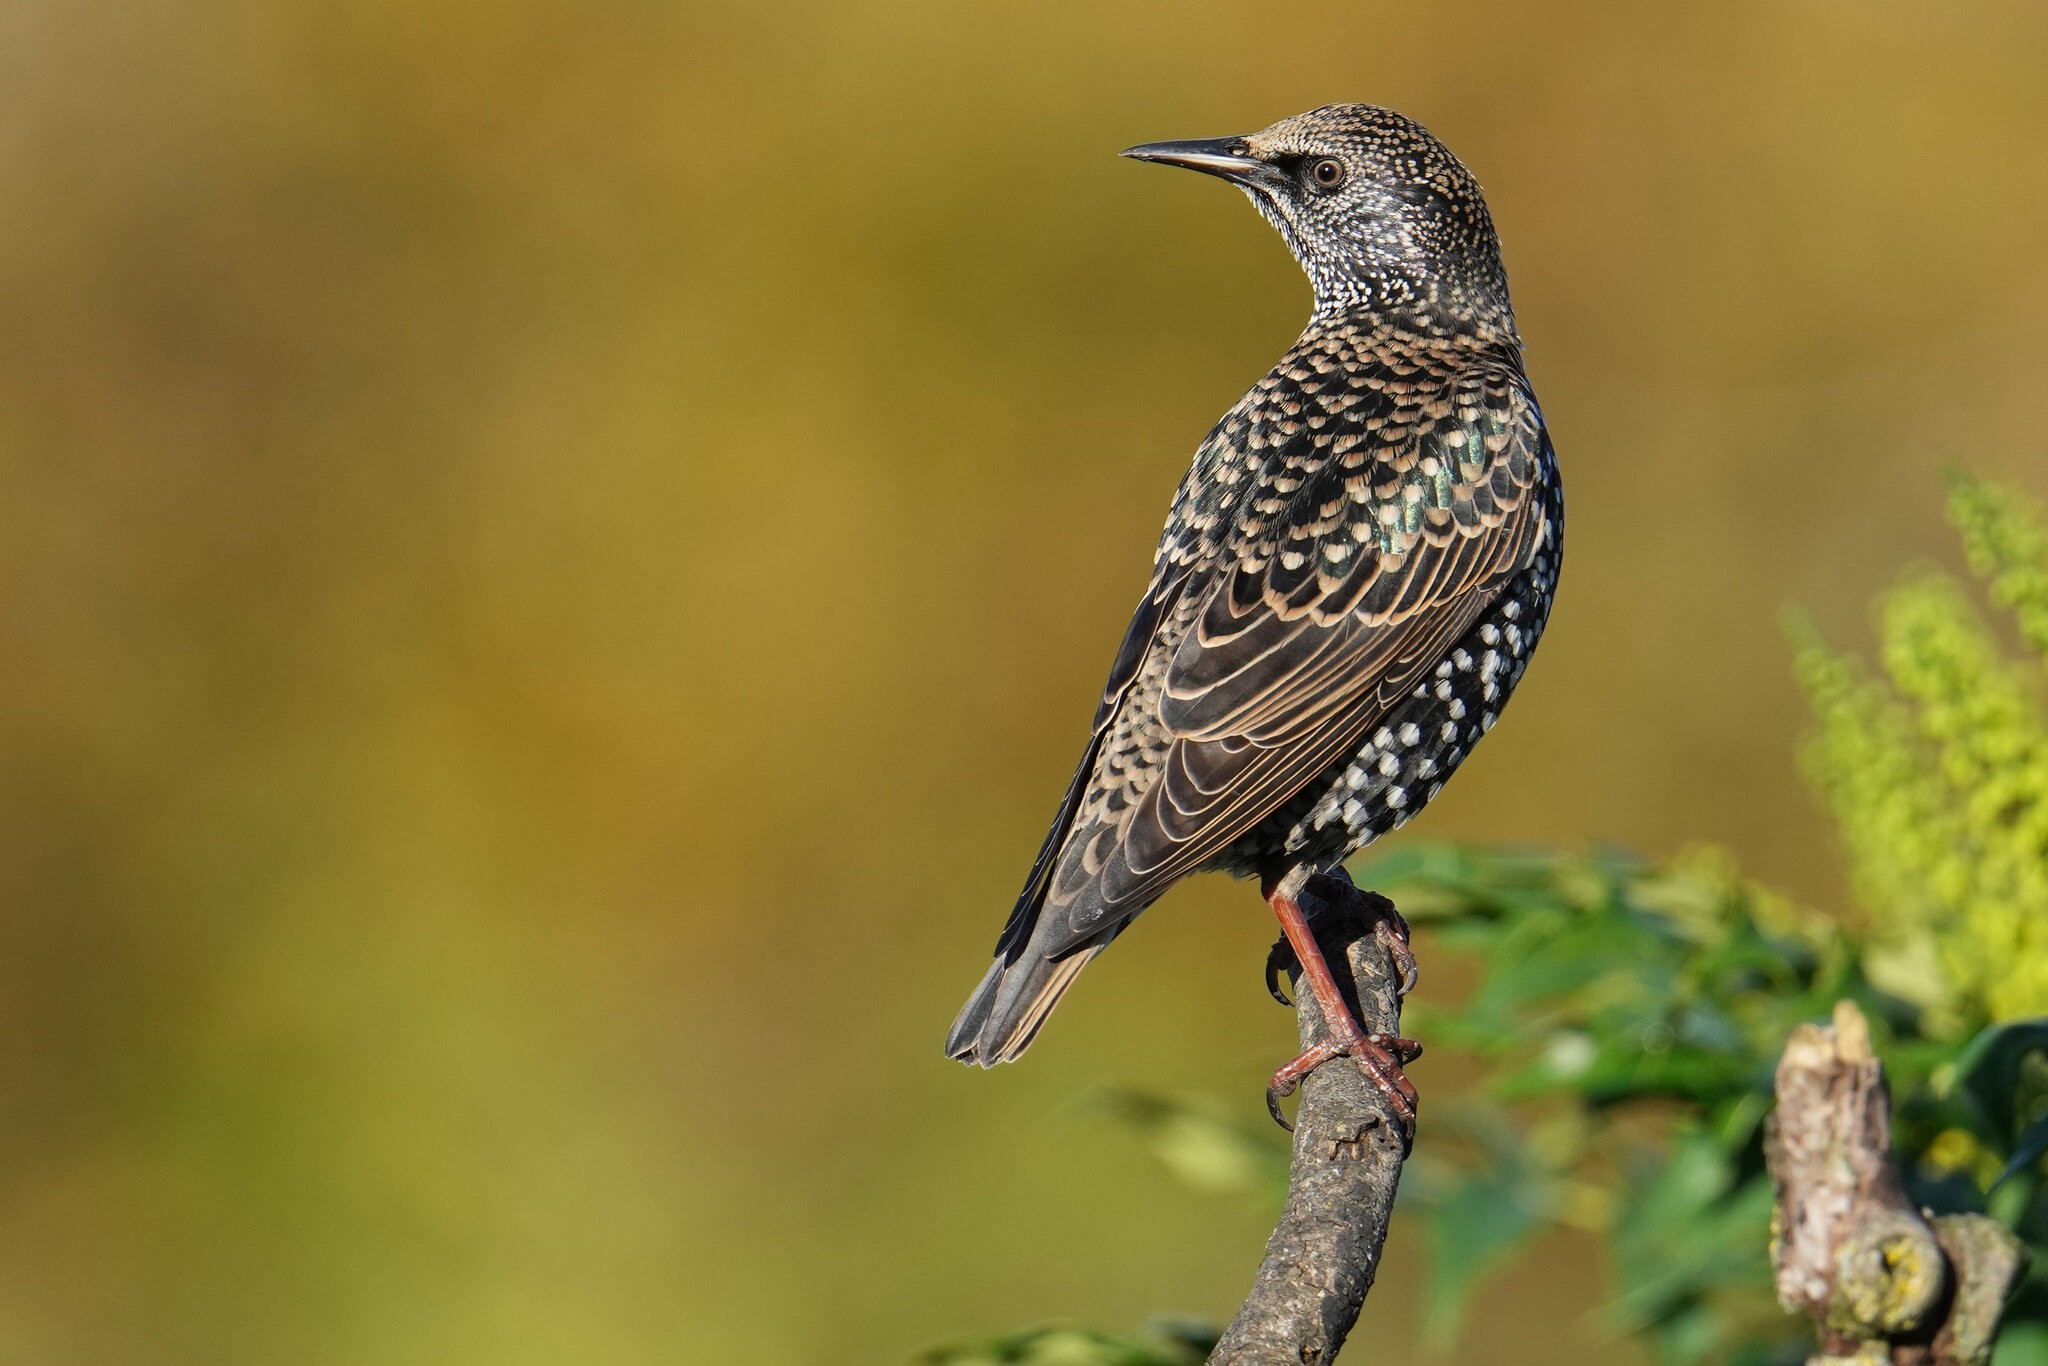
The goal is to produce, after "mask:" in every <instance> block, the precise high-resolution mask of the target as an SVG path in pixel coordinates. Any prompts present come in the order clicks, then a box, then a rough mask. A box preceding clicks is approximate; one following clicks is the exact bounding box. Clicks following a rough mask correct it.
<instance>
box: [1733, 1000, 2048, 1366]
mask: <svg viewBox="0 0 2048 1366" xmlns="http://www.w3.org/2000/svg"><path fill="white" fill-rule="evenodd" d="M1777 1089H1778V1109H1777V1112H1776V1113H1775V1114H1774V1115H1773V1116H1772V1117H1771V1122H1770V1129H1769V1131H1768V1136H1767V1138H1766V1142H1765V1149H1764V1152H1765V1157H1766V1158H1767V1160H1768V1161H1769V1163H1770V1168H1771V1176H1772V1179H1773V1180H1774V1181H1775V1182H1776V1184H1777V1189H1778V1208H1777V1213H1776V1216H1775V1218H1774V1222H1773V1230H1772V1231H1773V1237H1772V1240H1771V1263H1772V1265H1773V1267H1774V1268H1775V1269H1776V1272H1777V1283H1778V1298H1779V1300H1780V1301H1781V1302H1783V1304H1784V1305H1785V1307H1786V1308H1787V1309H1792V1310H1805V1311H1806V1312H1807V1313H1808V1314H1811V1315H1812V1316H1813V1319H1814V1321H1815V1323H1816V1324H1818V1325H1819V1328H1820V1338H1821V1354H1820V1355H1818V1356H1816V1357H1813V1358H1812V1359H1811V1360H1810V1361H1809V1363H1808V1366H1828V1364H1829V1363H1837V1362H1856V1363H1859V1364H1862V1363H1869V1364H1870V1366H1983V1363H1985V1362H1987V1361H1989V1360H1990V1356H1991V1343H1992V1339H1993V1338H1994V1336H1995V1335H1996V1333H1997V1324H1998V1315H1999V1312H2000V1310H2001V1309H2002V1308H2003V1306H2004V1304H2005V1299H2006V1296H2007V1295H2008V1294H2009V1293H2010V1292H2011V1290H2012V1287H2013V1286H2014V1285H2015V1284H2016V1283H2017V1281H2018V1279H2019V1276H2020V1275H2021V1273H2022V1272H2024V1270H2025V1269H2026V1251H2025V1249H2024V1247H2023V1246H2022V1245H2021V1244H2020V1242H2019V1240H2018V1239H2017V1238H2015V1237H2014V1236H2013V1235H2012V1234H2011V1233H2010V1232H2009V1231H2008V1230H2007V1229H2006V1228H2005V1227H2004V1226H2003V1225H2001V1224H1999V1223H1998V1222H1997V1221H1996V1220H1993V1219H1987V1218H1985V1217H1984V1216H1982V1215H1976V1214H1962V1215H1949V1216H1945V1217H1942V1218H1938V1219H1934V1220H1932V1221H1931V1222H1930V1221H1929V1219H1928V1218H1927V1217H1925V1216H1924V1215H1923V1213H1922V1212H1921V1211H1919V1210H1917V1209H1915V1208H1914V1207H1913V1204H1912V1202H1911V1201H1910V1200H1908V1199H1907V1198H1906V1194H1905V1188H1904V1186H1903V1185H1902V1183H1901V1182H1900V1179H1899V1171H1898V1165H1897V1163H1896V1162H1895V1161H1894V1159H1893V1157H1892V1122H1891V1094H1890V1091H1889V1090H1888V1088H1887V1087H1886V1086H1885V1080H1884V1068H1883V1065H1882V1064H1881V1063H1879V1062H1878V1060H1877V1058H1876V1056H1875V1055H1874V1054H1873V1053H1872V1052H1871V1048H1870V1026H1869V1024H1868V1022H1867V1021H1865V1019H1864V1018H1863V1014H1862V1012H1861V1011H1859V1010H1857V1009H1856V1007H1855V1006H1854V1005H1853V1004H1851V1003H1849V1002H1847V1001H1843V1002H1841V1003H1839V1004H1838V1005H1836V1007H1835V1016H1834V1023H1833V1024H1832V1025H1830V1026H1827V1027H1825V1028H1824V1027H1821V1026H1818V1025H1801V1026H1800V1027H1799V1028H1798V1029H1796V1030H1794V1031H1793V1033H1792V1037H1791V1039H1790V1040H1789V1041H1788V1042H1787V1043H1786V1045H1785V1054H1784V1057H1783V1058H1781V1059H1780V1060H1779V1063H1778V1080H1777Z"/></svg>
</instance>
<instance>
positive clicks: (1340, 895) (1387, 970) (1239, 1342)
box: [1209, 874, 1407, 1366]
mask: <svg viewBox="0 0 2048 1366" xmlns="http://www.w3.org/2000/svg"><path fill="white" fill-rule="evenodd" d="M1311 899H1313V901H1314V902H1315V903H1316V904H1314V905H1311V904H1309V903H1310V900H1311ZM1303 905H1304V909H1305V910H1308V911H1309V912H1310V914H1311V916H1312V917H1313V926H1314V929H1315V931H1316V936H1317V939H1318V941H1319V942H1320V943H1321V944H1322V946H1323V954H1324V957H1326V958H1327V959H1328V960H1329V962H1330V966H1331V968H1332V969H1333V970H1334V971H1335V972H1336V973H1337V976H1338V980H1339V985H1341V986H1342V987H1343V988H1344V994H1345V996H1346V997H1347V998H1349V999H1350V1000H1351V1001H1352V1003H1353V1008H1354V1009H1357V1008H1359V1007H1363V1008H1362V1010H1360V1013H1359V1021H1360V1023H1362V1024H1363V1025H1364V1026H1365V1028H1366V1032H1367V1033H1376V1034H1394V1035H1398V1034H1399V1033H1400V1032H1401V1029H1400V1026H1401V997H1400V992H1399V977H1398V974H1397V972H1396V970H1395V967H1394V965H1393V963H1392V961H1391V959H1390V957H1389V955H1388V953H1387V950H1386V949H1385V948H1384V947H1383V946H1382V945H1381V944H1380V942H1379V940H1378V939H1377V938H1376V937H1375V935H1374V932H1373V927H1374V924H1375V923H1376V921H1378V920H1380V919H1381V918H1383V916H1382V914H1380V913H1378V912H1379V911H1380V908H1384V910H1385V911H1391V910H1392V906H1391V903H1388V902H1387V901H1386V900H1385V898H1383V897H1380V896H1377V895H1376V894H1374V893H1371V892H1362V891H1359V890H1358V889H1356V888H1355V887H1352V886H1351V883H1350V879H1349V878H1344V877H1342V876H1341V874H1340V875H1339V876H1338V877H1334V878H1326V879H1318V880H1316V881H1313V882H1311V883H1310V884H1309V888H1308V891H1307V892H1306V893H1305V895H1304V903H1303ZM1347 967H1348V971H1347V970H1346V969H1347ZM1297 1001H1298V1005H1297V1007H1296V1009H1297V1012H1298V1015H1299V1019H1300V1025H1301V1042H1302V1046H1303V1047H1304V1048H1307V1047H1309V1046H1311V1045H1312V1044H1315V1043H1319V1042H1321V1041H1323V1040H1324V1039H1325V1038H1326V1037H1327V1034H1328V1031H1327V1030H1326V1028H1325V1027H1324V1023H1323V1017H1322V1012H1321V1010H1320V1009H1318V1007H1317V1005H1316V999H1315V994H1314V993H1313V992H1307V991H1301V990H1299V982H1298V981H1297ZM1406 1156H1407V1152H1406V1143H1405V1142H1404V1140H1403V1137H1402V1134H1401V1130H1400V1128H1399V1126H1398V1125H1397V1124H1396V1123H1395V1120H1394V1117H1393V1115H1392V1113H1391V1112H1390V1110H1389V1108H1388V1106H1387V1102H1386V1098H1385V1097H1384V1096H1383V1095H1381V1093H1380V1091H1379V1090H1378V1088H1377V1087H1375V1086H1373V1085H1372V1083H1370V1082H1369V1081H1367V1080H1366V1079H1365V1077H1364V1076H1363V1075H1362V1074H1361V1073H1360V1071H1359V1069H1358V1068H1357V1066H1355V1065H1354V1064H1352V1063H1351V1062H1349V1061H1348V1060H1345V1059H1341V1058H1340V1059H1336V1060H1333V1061H1331V1062H1328V1063H1325V1064H1323V1066H1321V1067H1319V1068H1317V1069H1316V1070H1315V1071H1314V1072H1313V1073H1311V1074H1310V1075H1309V1077H1308V1079H1307V1081H1306V1082H1304V1083H1303V1085H1302V1089H1301V1109H1300V1111H1299V1112H1298V1114H1297V1115H1296V1118H1295V1128H1294V1160H1293V1165H1292V1168H1291V1169H1290V1171H1289V1173H1288V1182H1287V1205H1286V1208H1285V1209H1284V1210H1283V1211H1282V1212H1281V1215H1280V1222H1279V1225H1278V1226H1277V1227H1275V1228H1274V1230H1273V1236H1272V1237H1271V1238H1270V1239H1269V1240H1268V1241H1267V1243H1266V1256H1265V1260H1264V1261H1262V1262H1261V1263H1260V1264H1259V1271H1258V1275H1257V1277H1256V1278H1255V1279H1254V1281H1253V1283H1252V1291H1251V1295H1250V1296H1249V1297H1248V1298H1247V1299H1246V1300H1245V1302H1244V1306H1243V1308H1241V1309H1239V1310H1238V1312H1237V1317H1236V1318H1234V1319H1232V1320H1231V1322H1230V1326H1229V1327H1228V1328H1226V1329H1225V1330H1224V1332H1223V1337H1222V1340H1221V1341H1219V1342H1218V1343H1217V1344H1216V1350H1215V1352H1214V1353H1213V1354H1212V1355H1211V1356H1210V1357H1209V1361H1210V1363H1211V1366H1219V1364H1220V1366H1317V1364H1318V1363H1327V1362H1330V1361H1332V1360H1334V1359H1335V1358H1336V1355H1337V1350H1338V1348H1340V1347H1342V1346H1343V1345H1344V1339H1345V1336H1346V1335H1347V1334H1349V1333H1350V1331H1351V1327H1352V1325H1353V1324H1354V1323H1356V1322H1357V1321H1358V1311H1359V1309H1360V1307H1361V1306H1362V1305H1363V1304H1364V1303H1365V1295H1366V1292H1367V1291H1368V1290H1370V1289H1372V1281H1373V1275H1374V1273H1375V1272H1376V1271H1378V1270H1379V1263H1380V1249H1381V1247H1382V1245H1383V1244H1384V1243H1385V1242H1386V1238H1387V1219H1388V1216H1389V1215H1390V1214H1391V1213H1392V1212H1393V1207H1394V1190H1395V1187H1396V1186H1397V1185H1398V1184H1399V1182H1400V1179H1401V1163H1402V1160H1403V1159H1404V1158H1405V1157H1406Z"/></svg>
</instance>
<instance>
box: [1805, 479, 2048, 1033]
mask: <svg viewBox="0 0 2048 1366" xmlns="http://www.w3.org/2000/svg"><path fill="white" fill-rule="evenodd" d="M1949 515H1950V519H1951V520H1952V521H1953V522H1954V523H1955V525H1956V527H1957V529H1958V530H1959V531H1960V532H1961V533H1962V538H1963V544H1964V547H1965V550H1966V552H1967V554H1968V557H1969V561H1970V565H1971V568H1972V569H1973V570H1974V571H1975V572H1976V573H1977V574H1978V575H1979V576H1980V577H1982V578H1983V579H1984V580H1985V581H1986V584H1987V587H1988V589H1989V593H1990V596H1991V598H1992V600H1993V601H1994V602H1996V603H1998V604H2000V605H2001V606H2004V607H2007V608H2009V609H2010V610H2011V611H2012V613H2013V616H2014V619H2015V621H2016V623H2017V626H2018V628H2019V634H2020V636H2021V638H2022V639H2023V640H2024V641H2025V642H2026V643H2027V644H2028V645H2029V646H2031V647H2032V649H2033V650H2034V651H2035V652H2036V653H2037V654H2044V655H2048V523H2044V521H2043V519H2042V517H2041V514H2040V512H2039V510H2038V509H2037V508H2035V507H2034V506H2033V505H2032V504H2031V503H2030V502H2029V501H2028V500H2026V499H2025V498H2023V497H2022V496H2021V495H2020V494H2018V493H2016V492H2014V491H2013V490H2010V489H2006V488H2002V487H2000V486H1998V485H1995V484H1990V483H1985V482H1981V481H1978V480H1974V479H1970V478H1968V477H1965V476H1961V475H1957V476H1954V477H1953V478H1952V480H1951V491H1950V497H1949ZM1878 618H1879V620H1878V628H1879V636H1880V651H1879V655H1880V659H1881V661H1882V671H1881V672H1877V671H1873V670H1872V669H1870V668H1869V667H1868V666H1866V665H1864V664H1863V663H1862V662H1861V661H1859V660H1857V659H1855V658H1854V657H1852V656H1849V655H1845V654H1841V653H1838V652H1836V651H1834V650H1831V649H1830V648H1829V647H1828V646H1827V645H1826V644H1825V643H1823V642H1822V641H1821V639H1820V638H1819V636H1818V634H1817V633H1815V632H1814V631H1813V630H1812V628H1811V627H1810V626H1807V625H1805V624H1803V623H1795V624H1794V637H1795V646H1796V652H1797V669H1798V676H1799V680H1800V683H1801V685H1802V686H1803V687H1804V689H1805V691H1806V694H1807V697H1808V700H1809V702H1810V704H1811V706H1812V708H1813V713H1814V718H1815V722H1816V728H1815V730H1814V733H1813V735H1812V736H1811V737H1810V739H1809V740H1808V741H1807V744H1806V746H1805V750H1804V753H1803V755H1802V758H1803V760H1804V764H1805V767H1806V771H1807V773H1808V775H1809V776H1810V777H1811V779H1812V781H1813V783H1814V785H1815V786H1816V788H1818V789H1819V791H1820V793H1821V795H1822V797H1823V798H1824V799H1825V800H1826V802H1827V803H1828V805H1829V807H1830V808H1831V809H1832V811H1833V812H1834V815H1835V818H1836V822H1837V824H1838V825H1839V826H1840V829H1841V836H1842V842H1843V846H1844V848H1845V850H1846V851H1847V853H1848V855H1849V862H1850V876H1851V887H1852V890H1853V891H1854V893H1855V896H1856V899H1857V901H1858V903H1859V904H1860V905H1861V906H1862V907H1863V908H1864V909H1865V910H1866V911H1867V912H1868V914H1869V915H1870V918H1871V921H1872V928H1873V931H1874V934H1875V939H1876V942H1875V943H1874V944H1873V946H1872V953H1871V955H1870V957H1871V970H1872V973H1873V975H1874V976H1876V977H1877V978H1878V979H1879V980H1881V981H1883V982H1884V983H1885V985H1886V986H1887V987H1889V988H1891V989H1893V990H1894V991H1896V992H1898V993H1899V994H1901V995H1903V996H1905V997H1907V998H1908V999H1911V1000H1914V1001H1917V1002H1918V1003H1920V1004H1921V1005H1922V1006H1923V1007H1924V1008H1926V1009H1927V1010H1928V1011H1929V1012H1930V1015H1931V1019H1930V1021H1929V1025H1930V1027H1932V1028H1934V1029H1936V1030H1937V1031H1939V1032H1945V1033H1961V1032H1963V1031H1965V1030H1968V1029H1972V1028H1975V1027H1978V1026H1981V1025H1982V1024H1983V1023H1985V1022H1987V1021H1990V1020H2005V1019H2014V1018H2017V1017H2019V1016H2024V1015H2036V1014H2041V1013H2043V1012H2048V914H2044V908H2048V719H2044V715H2043V711H2042V708H2041V704H2040V698H2039V683H2040V679H2039V667H2038V661H2034V662H2033V663H2029V664H2023V663H2019V662H2015V661H2013V660H2009V659H2008V658H2006V656H2005V655H2004V653H2003V652H2002V651H2001V650H2000V648H1999V646H1998V644H1997V641H1996V639H1995V637H1994V635H1993V633H1992V630H1991V628H1990V627H1989V626H1988V625H1987V624H1986V623H1985V621H1984V620H1983V618H1982V616H1981V615H1980V614H1979V613H1978V612H1977V611H1976V610H1975V608H1973V607H1972V605H1971V604H1970V601H1969V598H1968V596H1967V595H1966V594H1965V593H1964V591H1963V589H1962V588H1961V586H1960V585H1958V584H1957V583H1955V582H1954V581H1953V580H1951V579H1949V578H1946V577H1943V576H1940V575H1935V574H1923V575H1920V576H1917V577H1914V578H1911V579H1908V580H1907V581H1906V582H1904V583H1902V584H1900V585H1899V586H1898V587H1896V588H1894V589H1892V590H1891V591H1890V592H1889V593H1887V594H1886V595H1885V596H1884V598H1883V599H1882V600H1881V601H1880V603H1879V613H1878Z"/></svg>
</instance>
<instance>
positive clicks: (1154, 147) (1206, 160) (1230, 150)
mask: <svg viewBox="0 0 2048 1366" xmlns="http://www.w3.org/2000/svg"><path fill="white" fill-rule="evenodd" d="M1122 155H1124V156H1127V157H1129V158H1131V159H1132V160H1133V161H1156V162H1158V163H1159V164H1160V165H1162V166H1184V167H1186V168H1187V169H1188V170H1190V171H1200V172H1202V173H1203V174H1204V175H1213V176H1221V177H1223V178H1224V179H1225V180H1228V181H1230V182H1232V183H1233V184H1237V185H1250V184H1253V183H1254V182H1256V181H1259V180H1264V179H1267V178H1269V177H1271V176H1274V175H1277V174H1279V168H1277V167H1275V166H1274V165H1273V164H1272V163H1271V162H1266V161H1260V160H1259V159H1258V158H1257V157H1255V156H1252V155H1251V154H1250V153H1249V151H1248V150H1247V149H1246V147H1245V143H1244V139H1243V138H1194V139H1191V140H1189V141H1186V142H1147V143H1144V144H1142V145H1140V146H1137V147H1126V148H1125V149H1124V150H1123V153H1122Z"/></svg>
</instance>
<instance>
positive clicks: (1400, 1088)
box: [1266, 1026, 1422, 1148]
mask: <svg viewBox="0 0 2048 1366" xmlns="http://www.w3.org/2000/svg"><path fill="white" fill-rule="evenodd" d="M1354 1028H1356V1026H1354ZM1421 1056H1422V1045H1421V1044H1419V1043H1417V1042H1416V1041H1415V1040H1413V1039H1403V1038H1398V1037H1396V1036H1395V1035H1392V1034H1360V1035H1357V1036H1356V1037H1354V1038H1352V1039H1350V1040H1333V1041H1331V1042H1327V1043H1319V1044H1315V1045H1313V1046H1312V1047H1310V1048H1307V1049H1305V1050H1303V1052H1302V1054H1301V1056H1300V1057H1298V1058H1296V1059H1294V1061H1292V1062H1290V1063H1287V1064H1286V1065H1285V1066H1283V1067H1281V1068H1280V1069H1279V1070H1278V1071H1276V1072H1274V1073H1273V1076H1272V1078H1271V1079H1270V1080H1269V1081H1267V1083H1266V1109H1267V1111H1268V1112H1269V1113H1271V1115H1272V1116H1273V1120H1274V1122H1275V1123H1277V1124H1278V1125H1279V1126H1280V1127H1281V1128H1283V1129H1285V1130H1287V1131H1288V1132H1289V1133H1292V1132H1293V1131H1294V1125H1293V1123H1292V1122H1291V1121H1290V1120H1289V1119H1288V1118H1287V1115H1286V1114H1285V1112H1283V1111H1282V1110H1281V1109H1280V1100H1281V1097H1283V1096H1291V1095H1293V1094H1294V1092H1295V1089H1296V1088H1297V1087H1299V1086H1300V1085H1301V1082H1302V1079H1303V1078H1304V1077H1306V1076H1307V1075H1308V1074H1309V1073H1311V1072H1313V1071H1315V1070H1316V1069H1317V1068H1318V1067H1321V1066H1322V1065H1323V1064H1324V1063H1326V1062H1328V1061H1329V1060H1330V1059H1332V1058H1343V1057H1349V1058H1352V1059H1355V1060H1356V1061H1357V1063H1358V1070H1359V1071H1360V1072H1362V1073H1364V1074H1365V1079H1366V1080H1367V1081H1369V1082H1371V1083H1372V1084H1373V1085H1374V1086H1375V1087H1377V1088H1378V1089H1379V1092H1380V1094H1381V1095H1383V1096H1385V1097H1386V1101H1387V1109H1388V1110H1389V1111H1390V1112H1391V1113H1392V1115H1393V1118H1394V1123H1395V1125H1396V1126H1397V1127H1398V1128H1399V1129H1400V1131H1401V1144H1402V1146H1403V1148H1406V1147H1407V1146H1408V1145H1409V1144H1411V1143H1413V1142H1414V1141H1415V1106H1416V1103H1417V1101H1418V1099H1419V1097H1418V1096H1417V1095H1416V1093H1415V1083H1414V1082H1412V1081H1410V1080H1408V1074H1407V1073H1405V1072H1403V1071H1402V1070H1401V1069H1402V1068H1403V1067H1404V1066H1406V1065H1407V1064H1408V1063H1411V1062H1414V1061H1415V1060H1416V1059H1417V1058H1419V1057H1421Z"/></svg>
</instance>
